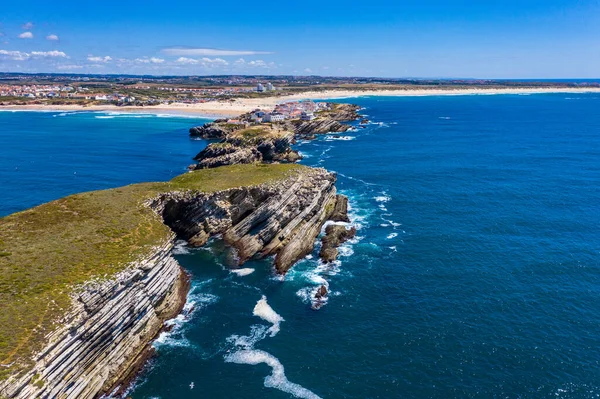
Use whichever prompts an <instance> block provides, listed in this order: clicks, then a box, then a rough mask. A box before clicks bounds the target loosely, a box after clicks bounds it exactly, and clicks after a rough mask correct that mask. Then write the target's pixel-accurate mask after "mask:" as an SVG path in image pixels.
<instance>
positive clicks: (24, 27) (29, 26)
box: [21, 22, 33, 30]
mask: <svg viewBox="0 0 600 399" xmlns="http://www.w3.org/2000/svg"><path fill="white" fill-rule="evenodd" d="M21 28H23V29H24V30H31V29H33V22H27V23H26V24H23V25H21Z"/></svg>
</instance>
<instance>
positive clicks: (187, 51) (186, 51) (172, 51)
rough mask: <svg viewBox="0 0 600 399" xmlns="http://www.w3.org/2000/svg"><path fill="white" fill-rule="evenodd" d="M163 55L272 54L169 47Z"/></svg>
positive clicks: (220, 55) (219, 55)
mask: <svg viewBox="0 0 600 399" xmlns="http://www.w3.org/2000/svg"><path fill="white" fill-rule="evenodd" d="M162 52H163V53H164V54H167V55H172V56H184V57H185V56H188V57H189V56H196V57H197V56H206V57H225V56H236V55H256V54H273V53H271V52H268V51H253V50H219V49H213V48H187V47H170V48H165V49H163V50H162Z"/></svg>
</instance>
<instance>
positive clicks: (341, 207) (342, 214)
mask: <svg viewBox="0 0 600 399" xmlns="http://www.w3.org/2000/svg"><path fill="white" fill-rule="evenodd" d="M329 219H330V220H332V221H334V222H346V223H350V218H349V217H348V197H346V196H345V195H341V194H338V195H337V197H336V200H335V207H334V208H333V213H332V214H331V217H330V218H329Z"/></svg>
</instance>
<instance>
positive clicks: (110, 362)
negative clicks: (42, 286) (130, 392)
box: [0, 240, 188, 398]
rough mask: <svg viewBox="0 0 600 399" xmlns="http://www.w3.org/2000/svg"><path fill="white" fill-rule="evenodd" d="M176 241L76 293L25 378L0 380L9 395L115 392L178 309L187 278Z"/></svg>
mask: <svg viewBox="0 0 600 399" xmlns="http://www.w3.org/2000/svg"><path fill="white" fill-rule="evenodd" d="M172 246H173V244H172V240H170V241H169V242H167V243H165V244H164V245H162V246H158V247H156V248H155V249H154V250H153V252H152V253H151V254H149V255H148V257H146V258H144V259H142V260H140V261H138V262H135V263H134V264H132V265H131V267H129V268H128V269H127V270H124V271H123V272H121V273H119V274H118V275H117V276H116V277H115V278H113V279H110V280H108V281H104V282H98V283H94V282H90V283H89V284H86V286H85V287H84V288H83V289H81V290H80V291H79V292H78V294H76V295H75V296H74V298H73V307H72V309H71V310H70V311H69V312H68V313H67V314H66V315H65V316H64V319H63V320H62V321H61V327H60V328H58V329H57V330H55V331H54V332H52V333H51V334H50V335H49V336H48V344H47V345H46V347H45V348H44V350H43V351H41V352H40V353H38V354H37V355H36V356H35V365H34V367H33V368H32V369H30V370H29V371H28V372H26V373H25V374H24V375H22V376H21V377H20V378H17V377H12V378H9V379H8V380H6V381H4V382H3V383H2V384H0V393H1V394H2V395H4V396H6V397H9V398H38V397H44V398H94V397H97V396H98V394H99V393H103V392H110V391H111V390H112V389H113V388H114V387H115V386H116V385H117V384H118V383H119V381H122V380H123V379H124V378H126V376H127V375H130V374H132V373H134V372H135V371H136V370H137V368H138V367H139V366H140V362H141V361H142V360H143V359H144V358H145V356H144V354H145V353H146V351H147V350H148V346H147V345H148V343H149V342H150V341H151V340H152V339H153V338H154V337H155V336H156V335H157V334H158V333H159V331H160V330H161V329H162V327H163V323H164V321H166V320H168V319H170V318H173V317H174V316H175V315H177V313H179V312H180V310H181V308H182V307H183V304H184V302H185V296H186V292H187V289H188V286H187V285H188V281H187V277H186V275H185V274H184V273H183V271H182V269H181V268H180V266H179V264H178V263H177V262H176V261H175V259H174V258H173V257H172V256H171V249H172Z"/></svg>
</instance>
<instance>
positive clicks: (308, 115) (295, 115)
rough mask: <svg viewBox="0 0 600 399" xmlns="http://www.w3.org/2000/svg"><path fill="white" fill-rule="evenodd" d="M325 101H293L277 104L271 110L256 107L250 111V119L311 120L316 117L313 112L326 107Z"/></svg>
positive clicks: (275, 120)
mask: <svg viewBox="0 0 600 399" xmlns="http://www.w3.org/2000/svg"><path fill="white" fill-rule="evenodd" d="M328 107H329V106H328V105H327V104H326V103H316V102H314V101H294V102H287V103H283V104H278V105H277V106H275V109H274V110H273V111H271V112H265V111H263V110H260V109H256V110H254V111H252V112H251V113H250V120H251V121H252V122H254V123H264V122H283V121H285V120H289V119H300V120H303V121H311V120H313V119H315V118H316V116H315V113H317V112H319V111H322V110H326V109H328Z"/></svg>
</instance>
